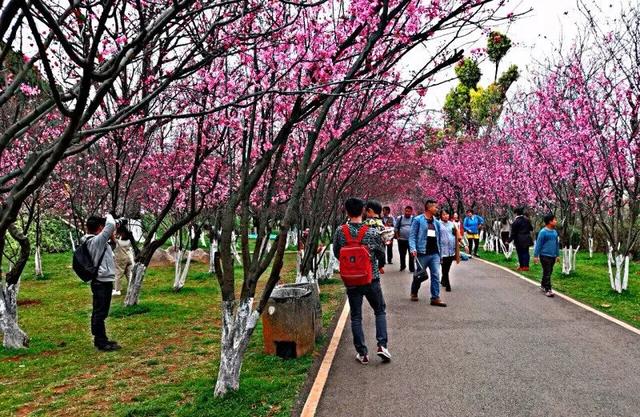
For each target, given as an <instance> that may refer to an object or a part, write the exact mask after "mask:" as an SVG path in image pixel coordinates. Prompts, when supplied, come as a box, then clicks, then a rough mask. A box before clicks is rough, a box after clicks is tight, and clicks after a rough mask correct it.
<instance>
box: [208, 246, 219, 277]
mask: <svg viewBox="0 0 640 417" xmlns="http://www.w3.org/2000/svg"><path fill="white" fill-rule="evenodd" d="M217 252H218V240H217V239H213V240H212V241H211V246H209V273H211V274H213V273H214V272H215V271H216V264H215V259H216V253H217Z"/></svg>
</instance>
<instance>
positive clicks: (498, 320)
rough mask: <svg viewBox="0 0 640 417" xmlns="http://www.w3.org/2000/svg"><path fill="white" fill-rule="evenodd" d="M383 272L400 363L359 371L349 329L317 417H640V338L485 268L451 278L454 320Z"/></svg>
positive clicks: (459, 270) (462, 269)
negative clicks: (411, 296) (416, 298)
mask: <svg viewBox="0 0 640 417" xmlns="http://www.w3.org/2000/svg"><path fill="white" fill-rule="evenodd" d="M386 270H387V271H388V272H387V273H386V274H385V275H383V278H382V279H383V290H384V295H385V299H386V302H387V319H388V326H389V349H390V351H391V353H392V355H393V361H392V362H391V363H389V364H382V363H381V362H380V360H379V359H378V357H377V356H375V355H373V356H372V358H371V359H372V360H371V363H370V364H369V365H367V366H363V365H360V364H359V363H357V362H356V361H355V350H354V348H353V344H352V337H351V328H350V325H349V322H347V325H346V326H345V329H344V332H343V335H342V339H341V341H340V345H339V348H338V351H337V353H336V357H335V361H334V363H333V365H332V367H331V371H330V374H329V379H328V381H327V385H326V386H325V389H324V393H323V395H322V399H321V401H320V404H319V406H318V410H317V414H316V415H317V416H326V417H338V416H353V417H356V416H367V417H373V416H403V417H411V416H420V417H425V416H438V417H447V416H451V417H467V416H468V417H480V416H487V417H489V416H490V417H499V416H505V417H507V416H509V417H516V416H518V417H525V416H540V417H552V416H575V417H588V416H603V417H604V416H606V417H612V416H629V417H638V416H640V336H638V335H636V334H634V333H632V332H630V331H628V330H625V329H623V328H622V327H620V326H618V325H616V324H613V323H611V322H609V321H607V320H605V319H603V318H601V317H599V316H597V315H595V314H593V313H591V312H588V311H586V310H584V309H581V308H580V307H578V306H576V305H573V304H571V303H569V302H567V301H565V300H562V299H560V298H558V297H555V298H551V299H549V298H547V297H545V296H544V295H543V294H542V293H541V292H540V290H539V289H537V288H536V287H534V286H533V285H530V284H527V283H526V282H524V281H522V280H520V279H518V278H517V277H515V276H513V275H510V274H508V273H507V272H505V271H502V270H500V269H498V268H495V267H492V266H490V265H487V264H485V263H482V262H480V261H476V260H472V261H469V262H463V263H461V264H460V265H458V266H456V265H454V266H453V268H452V273H453V275H452V286H453V291H452V292H451V293H446V292H443V299H444V301H446V302H447V303H448V304H449V306H448V307H446V308H439V307H431V306H430V305H429V301H428V300H429V296H428V282H426V283H425V284H427V285H426V287H425V285H424V284H423V287H422V288H421V290H420V291H421V293H420V301H419V302H417V303H415V302H411V301H410V300H409V285H410V282H411V275H410V274H408V273H406V272H402V273H400V272H396V271H397V270H398V265H397V262H396V264H395V265H389V266H387V267H386ZM392 271H393V272H392ZM603 279H606V277H603ZM425 290H426V291H425ZM365 304H366V302H365ZM363 310H364V312H365V314H364V316H365V317H364V320H365V323H364V324H365V334H366V337H367V343H368V345H369V350H370V351H373V352H375V326H374V323H373V314H372V312H371V309H370V308H368V306H366V307H365V308H364V309H363ZM639 314H640V312H639Z"/></svg>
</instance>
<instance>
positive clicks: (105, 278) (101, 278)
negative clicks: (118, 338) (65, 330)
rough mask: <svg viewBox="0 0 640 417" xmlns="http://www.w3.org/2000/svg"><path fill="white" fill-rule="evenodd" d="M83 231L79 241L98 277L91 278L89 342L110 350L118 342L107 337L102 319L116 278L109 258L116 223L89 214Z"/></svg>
mask: <svg viewBox="0 0 640 417" xmlns="http://www.w3.org/2000/svg"><path fill="white" fill-rule="evenodd" d="M86 227H87V234H86V235H85V236H83V237H82V242H83V243H84V242H85V241H87V248H88V249H89V253H90V254H91V259H92V260H93V264H94V265H97V264H98V262H100V265H99V267H98V277H97V278H96V279H94V280H93V281H91V293H92V294H93V310H92V311H91V334H93V345H94V346H95V347H96V349H98V350H101V351H106V352H109V351H113V350H118V349H120V345H119V344H118V342H115V341H110V340H109V339H108V338H107V330H106V328H105V325H104V321H105V320H106V318H107V316H108V315H109V308H110V307H111V295H112V292H113V282H114V281H115V280H116V265H115V261H114V257H113V249H112V248H111V245H110V244H109V243H110V240H111V239H112V238H113V233H114V232H115V230H116V222H115V220H114V219H113V217H112V216H111V215H110V214H107V216H106V218H104V217H96V216H91V217H89V218H88V219H87V222H86Z"/></svg>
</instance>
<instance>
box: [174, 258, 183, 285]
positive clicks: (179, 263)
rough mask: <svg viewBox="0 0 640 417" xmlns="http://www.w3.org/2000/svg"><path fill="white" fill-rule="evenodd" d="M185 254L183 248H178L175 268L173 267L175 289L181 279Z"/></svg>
mask: <svg viewBox="0 0 640 417" xmlns="http://www.w3.org/2000/svg"><path fill="white" fill-rule="evenodd" d="M183 256H184V251H183V250H182V249H177V250H176V252H175V260H174V264H173V266H174V268H173V282H174V289H175V283H177V282H178V280H179V279H180V272H182V257H183Z"/></svg>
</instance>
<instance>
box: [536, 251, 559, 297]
mask: <svg viewBox="0 0 640 417" xmlns="http://www.w3.org/2000/svg"><path fill="white" fill-rule="evenodd" d="M555 263H556V258H555V256H542V255H540V264H541V265H542V282H541V283H540V286H541V287H542V288H544V289H545V290H547V291H548V290H550V289H551V273H553V265H554V264H555Z"/></svg>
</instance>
